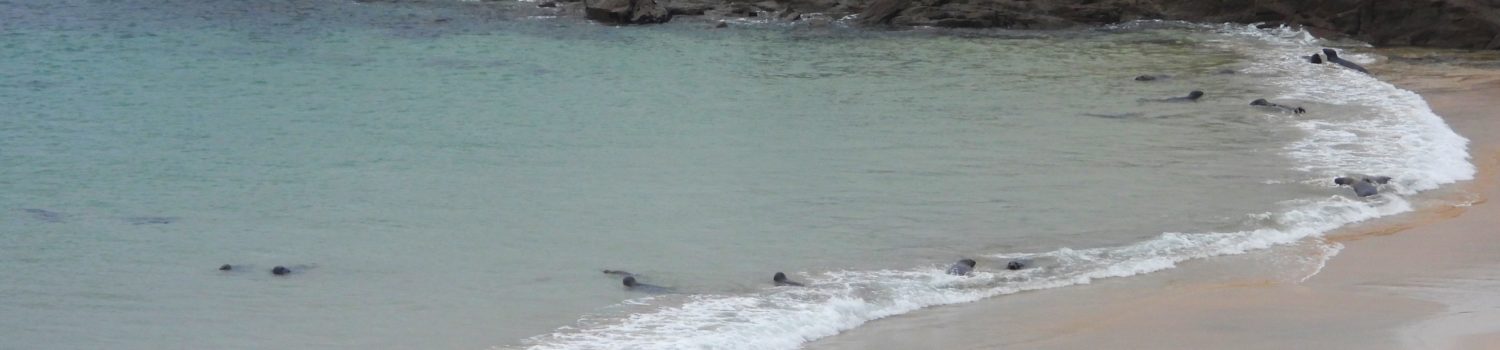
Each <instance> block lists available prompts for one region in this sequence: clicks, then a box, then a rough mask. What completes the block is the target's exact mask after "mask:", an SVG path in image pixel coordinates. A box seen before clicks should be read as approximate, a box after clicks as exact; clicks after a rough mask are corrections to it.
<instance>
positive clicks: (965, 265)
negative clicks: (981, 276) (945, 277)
mask: <svg viewBox="0 0 1500 350" xmlns="http://www.w3.org/2000/svg"><path fill="white" fill-rule="evenodd" d="M976 264H978V263H976V262H974V259H960V260H958V262H956V263H953V266H949V267H948V274H949V275H954V276H968V275H969V273H970V272H974V265H976Z"/></svg>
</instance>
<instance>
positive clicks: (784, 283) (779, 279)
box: [771, 272, 803, 287]
mask: <svg viewBox="0 0 1500 350" xmlns="http://www.w3.org/2000/svg"><path fill="white" fill-rule="evenodd" d="M771 281H772V282H776V286H777V287H802V286H803V285H802V283H801V282H797V281H793V280H790V279H787V278H786V274H784V273H780V272H777V273H776V275H775V276H771Z"/></svg>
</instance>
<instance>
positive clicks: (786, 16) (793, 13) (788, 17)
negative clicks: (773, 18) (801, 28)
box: [777, 9, 802, 22]
mask: <svg viewBox="0 0 1500 350" xmlns="http://www.w3.org/2000/svg"><path fill="white" fill-rule="evenodd" d="M777 17H780V18H781V20H783V21H787V22H793V21H796V20H799V19H802V14H801V13H798V12H797V10H793V9H786V11H781V14H780V15H777Z"/></svg>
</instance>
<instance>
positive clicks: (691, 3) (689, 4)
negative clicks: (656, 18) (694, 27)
mask: <svg viewBox="0 0 1500 350" xmlns="http://www.w3.org/2000/svg"><path fill="white" fill-rule="evenodd" d="M665 6H666V7H667V14H670V15H672V16H702V15H704V14H705V13H707V12H708V11H709V10H712V9H713V8H714V4H712V3H709V2H708V1H705V0H671V1H668V2H667V3H666V4H665Z"/></svg>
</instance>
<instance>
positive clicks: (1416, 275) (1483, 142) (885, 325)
mask: <svg viewBox="0 0 1500 350" xmlns="http://www.w3.org/2000/svg"><path fill="white" fill-rule="evenodd" d="M1380 54H1382V55H1386V56H1390V57H1395V59H1391V60H1389V61H1387V62H1382V63H1381V64H1377V65H1373V66H1372V67H1371V68H1373V69H1374V72H1375V74H1377V75H1379V76H1380V77H1381V78H1382V79H1383V80H1386V81H1390V82H1392V83H1394V84H1396V85H1398V86H1401V87H1402V88H1406V89H1409V90H1413V91H1416V92H1418V93H1420V94H1421V95H1422V96H1423V97H1424V98H1425V99H1426V100H1427V101H1428V103H1429V104H1430V105H1431V106H1432V107H1433V109H1434V111H1436V112H1437V114H1438V115H1440V116H1442V117H1443V118H1444V119H1445V120H1446V121H1447V122H1448V124H1449V125H1450V126H1452V127H1453V128H1454V130H1456V131H1458V133H1459V134H1462V135H1464V136H1465V137H1468V138H1469V139H1470V140H1471V144H1470V146H1469V151H1470V154H1471V155H1472V157H1473V161H1474V163H1475V164H1476V165H1477V166H1478V168H1479V173H1478V174H1477V176H1476V180H1474V181H1466V182H1462V183H1458V184H1455V185H1451V186H1448V187H1447V188H1445V189H1441V190H1438V191H1434V192H1435V193H1431V194H1423V195H1422V196H1419V199H1418V200H1416V201H1414V203H1416V204H1417V207H1418V210H1417V211H1415V212H1413V213H1408V214H1403V215H1398V216H1395V217H1390V218H1384V219H1380V220H1375V221H1372V222H1367V223H1363V224H1359V225H1355V226H1354V227H1348V228H1345V229H1342V230H1340V231H1338V232H1334V233H1331V234H1330V235H1328V237H1326V240H1325V241H1323V242H1311V243H1309V244H1310V245H1316V244H1319V243H1322V244H1335V245H1342V246H1343V249H1342V250H1341V251H1340V252H1339V253H1338V255H1337V256H1336V257H1333V258H1332V259H1329V260H1328V262H1327V264H1326V266H1324V268H1323V269H1322V270H1321V271H1305V272H1296V271H1293V272H1287V271H1280V270H1277V269H1275V268H1255V267H1247V266H1256V265H1257V264H1259V265H1265V263H1266V260H1263V258H1265V256H1267V255H1270V254H1269V253H1252V254H1247V255H1242V256H1233V257H1224V258H1216V259H1210V260H1206V261H1191V262H1187V263H1183V264H1182V265H1181V266H1180V267H1179V268H1177V269H1173V270H1169V271H1165V272H1161V273H1157V274H1152V275H1147V276H1139V277H1133V278H1125V279H1110V280H1103V281H1098V282H1096V283H1094V284H1090V285H1083V286H1076V287H1070V288H1063V289H1057V290H1049V291H1045V292H1040V293H1022V294H1017V295H1010V296H1002V297H998V298H994V299H991V300H986V301H982V302H978V303H972V304H965V305H956V306H948V307H941V308H936V309H932V310H924V311H921V312H915V313H911V314H907V315H902V316H897V317H892V318H890V319H885V320H877V321H874V322H871V323H870V324H867V325H865V326H863V327H860V328H857V329H855V330H853V331H850V332H848V333H845V334H841V335H838V336H835V337H830V338H826V339H823V340H820V341H817V342H813V343H811V344H808V348H811V349H922V348H926V349H990V348H1019V349H1129V348H1134V349H1298V348H1302V349H1309V348H1316V349H1500V239H1497V238H1500V203H1497V202H1500V200H1492V199H1500V108H1496V107H1500V64H1495V63H1493V62H1500V61H1490V60H1493V59H1494V58H1491V57H1482V58H1481V59H1483V60H1485V61H1484V62H1483V63H1476V62H1475V61H1474V58H1473V57H1467V58H1463V59H1457V60H1454V59H1450V58H1451V57H1455V56H1460V57H1462V56H1471V55H1469V54H1464V53H1457V52H1444V51H1433V50H1384V51H1382V52H1380ZM1481 55H1490V54H1489V53H1483V54H1481ZM1283 249H1299V248H1298V247H1288V248H1278V249H1277V250H1283ZM1309 251H1315V250H1311V249H1310V250H1309ZM1314 273H1315V274H1314Z"/></svg>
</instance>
